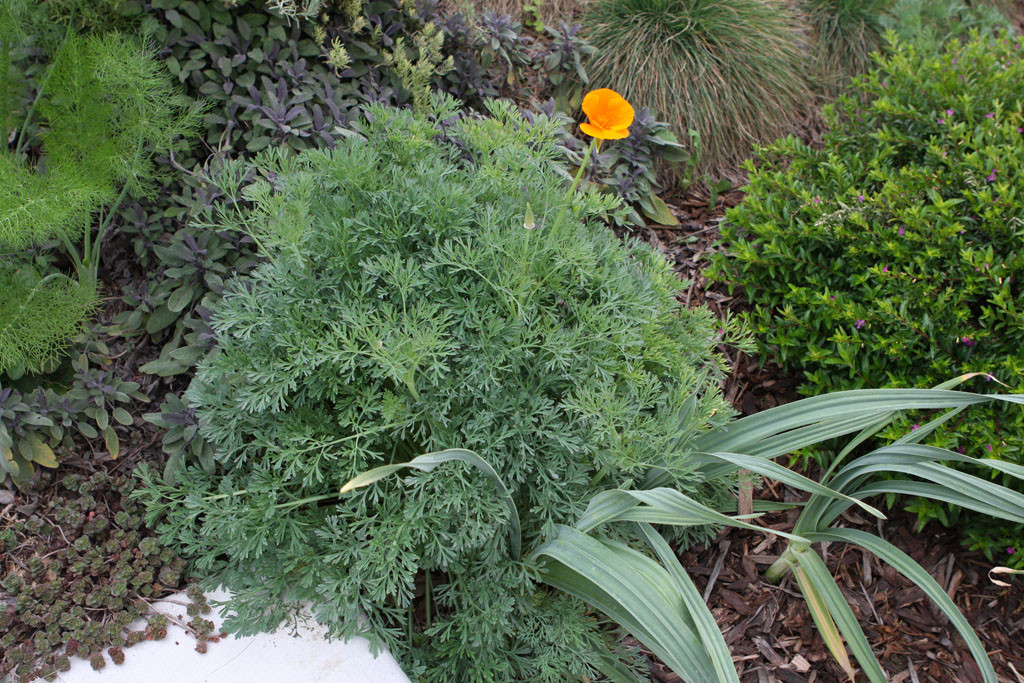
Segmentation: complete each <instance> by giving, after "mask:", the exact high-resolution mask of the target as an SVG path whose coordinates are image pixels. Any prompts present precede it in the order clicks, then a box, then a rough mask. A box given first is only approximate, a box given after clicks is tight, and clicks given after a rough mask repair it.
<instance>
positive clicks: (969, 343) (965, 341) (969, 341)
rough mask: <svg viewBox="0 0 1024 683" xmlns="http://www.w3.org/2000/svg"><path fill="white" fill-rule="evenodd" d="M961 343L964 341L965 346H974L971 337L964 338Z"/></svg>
mask: <svg viewBox="0 0 1024 683" xmlns="http://www.w3.org/2000/svg"><path fill="white" fill-rule="evenodd" d="M960 341H962V342H963V343H964V346H968V347H970V346H974V340H973V339H971V338H970V337H964V338H963V339H961V340H960Z"/></svg>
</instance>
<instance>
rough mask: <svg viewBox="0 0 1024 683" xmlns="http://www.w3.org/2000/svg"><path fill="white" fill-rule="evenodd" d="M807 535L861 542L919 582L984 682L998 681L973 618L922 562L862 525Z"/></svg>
mask: <svg viewBox="0 0 1024 683" xmlns="http://www.w3.org/2000/svg"><path fill="white" fill-rule="evenodd" d="M807 537H808V538H810V539H811V540H812V541H839V542H842V543H853V544H855V545H858V546H860V547H862V548H865V549H866V550H869V551H871V552H872V553H874V554H875V555H877V556H878V558H879V559H881V560H882V561H884V562H887V563H889V564H890V565H892V566H893V568H895V569H896V571H898V572H899V573H900V574H903V576H905V577H907V578H908V579H910V580H911V581H913V582H914V583H915V584H917V586H918V588H920V589H921V590H922V591H924V593H925V595H927V596H928V597H929V598H931V599H932V600H934V601H935V604H936V605H938V606H939V609H941V610H942V611H943V612H944V613H945V615H946V616H947V617H949V620H950V622H952V624H953V626H955V627H956V630H957V631H959V632H960V635H961V636H962V637H963V639H964V642H965V643H967V648H968V649H969V650H970V651H971V655H972V656H973V657H974V661H975V662H977V664H978V669H979V670H980V671H981V675H982V678H983V680H984V681H985V683H996V680H997V679H996V672H995V669H993V668H992V662H991V661H989V658H988V654H987V653H986V652H985V646H984V645H982V643H981V641H980V640H979V639H978V636H977V635H976V634H975V633H974V629H972V628H971V624H970V622H968V621H967V619H966V618H964V615H963V614H961V612H960V610H959V609H957V607H956V604H954V602H953V601H952V600H951V599H950V598H949V596H948V595H947V594H946V591H944V590H942V586H940V585H939V584H938V583H936V581H935V579H933V578H932V577H931V575H929V574H928V572H927V571H925V570H924V568H923V567H921V565H919V564H917V563H916V562H914V560H912V559H911V558H910V556H909V555H907V554H906V553H904V552H903V551H902V550H900V549H899V548H897V547H896V546H894V545H892V544H891V543H889V542H888V541H885V540H883V539H881V538H879V537H878V536H874V535H872V534H869V533H867V532H866V531H860V530H859V529H829V530H828V531H826V532H823V533H815V534H807Z"/></svg>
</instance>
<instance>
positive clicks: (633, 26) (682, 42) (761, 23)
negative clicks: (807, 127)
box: [583, 0, 807, 173]
mask: <svg viewBox="0 0 1024 683" xmlns="http://www.w3.org/2000/svg"><path fill="white" fill-rule="evenodd" d="M583 26H584V33H583V35H584V37H585V38H586V39H587V40H588V41H590V43H591V44H593V45H594V46H595V47H596V48H597V52H596V54H595V55H594V57H593V58H592V59H591V60H590V61H589V62H588V64H587V71H588V73H589V75H590V77H591V80H592V81H593V82H595V83H602V84H606V85H607V86H608V87H611V88H613V89H615V90H617V91H619V92H621V93H622V94H623V95H625V96H626V97H627V99H629V100H631V101H633V102H635V103H637V104H639V105H641V106H646V107H649V108H650V109H651V110H652V111H655V112H658V113H659V114H661V115H664V116H670V117H671V118H670V119H669V122H670V123H671V124H672V127H673V130H674V132H675V134H676V135H677V136H679V137H680V138H681V139H689V136H690V130H691V129H692V130H694V131H696V134H697V136H698V137H699V139H700V140H701V142H702V144H703V150H702V155H701V158H700V159H699V160H698V167H699V171H700V172H701V173H704V172H712V173H714V172H719V171H722V170H723V169H727V168H729V167H731V166H732V165H734V164H735V163H737V162H739V161H741V160H742V159H743V158H744V157H746V155H747V154H748V152H749V151H750V148H751V146H752V145H753V144H755V143H758V142H766V141H769V140H772V139H774V138H776V137H778V136H779V135H782V134H784V133H785V132H787V131H788V130H789V129H790V127H791V125H792V122H793V120H794V116H795V114H796V112H797V111H799V110H800V108H801V106H802V105H803V103H804V101H805V96H806V92H807V85H806V83H805V81H804V77H803V61H804V57H803V54H802V52H801V48H800V43H801V33H800V28H799V26H798V22H797V17H796V15H795V14H794V13H793V12H792V11H790V9H789V8H788V6H787V5H785V3H780V2H764V1H763V0H683V1H682V2H679V1H676V0H596V1H595V2H593V3H590V4H588V6H587V8H586V11H585V14H584V17H583Z"/></svg>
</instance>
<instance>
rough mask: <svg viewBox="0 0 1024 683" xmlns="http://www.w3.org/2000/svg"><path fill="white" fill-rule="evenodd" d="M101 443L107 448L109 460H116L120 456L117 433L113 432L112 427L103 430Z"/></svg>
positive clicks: (119, 443)
mask: <svg viewBox="0 0 1024 683" xmlns="http://www.w3.org/2000/svg"><path fill="white" fill-rule="evenodd" d="M103 443H104V444H106V446H107V452H108V453H110V457H111V458H117V456H118V455H120V454H121V442H120V440H119V439H118V438H117V432H115V431H114V428H113V427H107V428H106V429H104V430H103Z"/></svg>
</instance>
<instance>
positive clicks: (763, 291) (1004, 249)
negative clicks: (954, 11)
mask: <svg viewBox="0 0 1024 683" xmlns="http://www.w3.org/2000/svg"><path fill="white" fill-rule="evenodd" d="M1022 77H1024V60H1022V59H1021V50H1020V45H1019V43H1018V42H1017V41H1016V40H1015V39H1013V38H1012V37H1009V36H1002V37H1000V38H997V39H987V38H977V39H975V40H974V41H972V42H970V43H969V44H967V45H965V46H961V45H960V44H959V43H953V44H951V45H950V47H949V48H948V49H947V50H946V51H945V52H944V53H942V54H941V55H938V56H935V55H931V54H928V53H925V52H922V51H919V50H918V49H917V48H916V47H914V46H912V45H907V44H901V45H899V46H897V47H896V48H895V52H894V54H892V55H891V56H889V57H886V58H884V59H883V60H882V61H881V62H880V65H879V68H878V69H877V70H876V71H874V72H872V73H871V74H870V75H868V76H866V77H864V78H863V79H862V80H860V81H858V83H857V86H856V93H854V94H853V95H851V96H850V97H845V98H843V99H842V100H841V101H840V103H839V105H838V107H837V108H836V109H835V110H833V111H831V112H830V114H829V121H830V125H831V131H830V132H829V133H828V134H827V135H826V136H825V147H824V149H821V150H815V149H811V148H809V147H806V146H804V145H802V144H800V143H799V142H797V141H795V140H793V139H788V140H783V141H781V142H778V143H776V144H774V145H772V146H770V147H768V148H767V149H765V150H764V151H763V152H762V153H761V155H760V157H759V159H758V164H757V165H754V164H751V165H750V166H748V168H749V170H750V171H751V176H750V183H751V184H750V187H749V190H748V195H747V198H746V199H745V200H744V202H743V203H742V204H741V205H740V206H739V207H737V208H736V209H735V210H733V211H731V212H730V213H729V214H728V217H727V219H728V220H727V222H726V224H725V226H724V229H723V237H724V239H726V240H728V242H729V243H730V244H731V251H730V255H729V256H722V257H720V258H719V259H718V260H717V262H716V265H715V267H716V272H717V275H718V277H720V278H721V279H723V280H725V281H728V282H730V283H733V284H736V285H742V286H743V287H744V288H745V291H746V294H747V297H748V298H749V299H750V301H751V302H752V303H753V304H754V307H755V308H754V312H753V313H752V314H751V321H752V322H753V324H754V326H755V328H756V330H757V331H758V332H759V333H760V334H761V335H762V336H761V340H762V348H763V351H764V352H765V353H766V354H767V355H770V356H771V357H774V358H777V359H779V360H781V361H782V362H784V363H787V364H789V365H790V366H792V367H796V368H800V369H802V370H803V371H804V373H805V377H806V380H807V381H806V385H805V387H804V388H805V390H806V391H807V392H809V393H821V392H824V391H829V390H834V389H842V388H855V387H872V386H886V385H895V386H915V385H922V384H934V383H937V382H939V381H941V380H942V379H943V378H945V377H948V376H950V375H953V374H956V373H961V372H970V371H977V372H985V373H991V374H992V375H995V376H996V377H998V378H1000V379H1002V380H1005V381H1006V382H1008V383H1009V384H1010V385H1011V386H1013V387H1018V386H1019V378H1020V376H1021V371H1022V369H1024V355H1022V352H1021V348H1020V345H1019V344H1018V343H1017V342H1018V339H1019V337H1020V331H1021V329H1022V320H1021V313H1020V310H1019V306H1018V304H1017V302H1018V301H1019V300H1020V296H1021V294H1020V292H1021V289H1020V287H1021V278H1022V277H1024V261H1022V260H1021V254H1020V250H1019V249H1018V248H1017V244H1018V243H1019V241H1020V238H1021V235H1022V225H1024V223H1022V221H1024V200H1022V198H1021V196H1020V190H1019V188H1020V185H1021V176H1020V167H1019V164H1017V162H1016V160H1018V159H1020V158H1022V155H1024V133H1022V127H1024V111H1022V109H1021V105H1020V101H1021V97H1022V96H1024V90H1022V85H1021V84H1022V82H1024V79H1022ZM973 417H974V419H972V420H971V421H970V422H965V421H964V420H963V419H962V418H958V420H957V421H956V422H955V423H951V426H956V427H958V428H957V429H956V430H953V429H948V428H946V429H940V430H938V431H937V432H935V433H934V434H933V435H932V437H931V438H932V440H933V441H932V443H934V444H937V445H942V446H945V447H948V448H950V449H954V450H955V449H961V450H963V449H965V448H971V449H979V450H980V449H984V451H983V452H984V454H986V455H987V454H991V455H994V456H998V457H1000V458H1004V459H1007V460H1011V461H1018V462H1020V461H1021V451H1020V435H1021V434H1022V433H1024V420H1022V418H1021V414H1020V413H1019V412H1018V411H1015V410H1014V411H1007V410H1004V409H998V408H992V409H986V410H978V411H976V413H975V414H974V416H973ZM909 425H910V422H906V423H901V425H900V426H901V428H902V427H909ZM895 434H896V432H895V431H894V432H890V433H889V434H888V436H894V435H895ZM945 510H946V508H944V507H943V506H937V507H936V506H928V505H922V506H921V507H919V508H918V512H919V514H920V515H921V517H922V519H923V520H926V519H928V518H931V517H938V518H940V519H943V520H944V521H946V522H948V523H951V522H954V521H956V517H955V515H953V516H947V514H946V512H945ZM985 526H986V527H990V528H991V526H992V525H991V523H989V522H986V523H985ZM998 545H1000V546H1001V547H1002V548H1005V546H1006V544H1005V543H1004V542H1003V541H1002V540H1001V539H1000V540H999V541H998Z"/></svg>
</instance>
